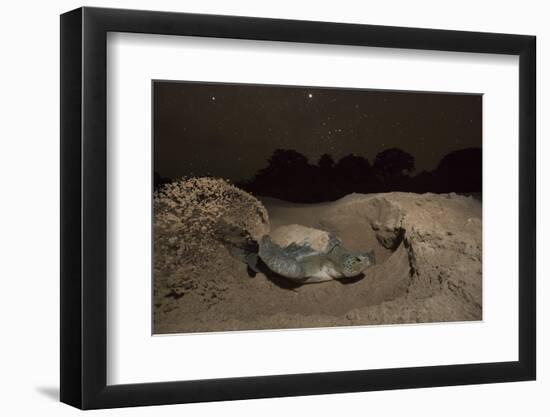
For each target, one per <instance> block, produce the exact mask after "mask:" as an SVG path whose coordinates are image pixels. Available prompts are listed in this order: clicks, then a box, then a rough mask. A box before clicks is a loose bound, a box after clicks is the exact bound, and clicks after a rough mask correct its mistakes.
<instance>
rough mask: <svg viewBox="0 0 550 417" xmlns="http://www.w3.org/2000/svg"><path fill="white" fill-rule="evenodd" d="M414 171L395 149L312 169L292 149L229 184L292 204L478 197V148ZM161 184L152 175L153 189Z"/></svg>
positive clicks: (325, 158)
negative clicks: (393, 195)
mask: <svg viewBox="0 0 550 417" xmlns="http://www.w3.org/2000/svg"><path fill="white" fill-rule="evenodd" d="M414 169H415V159H414V157H413V156H412V155H411V154H409V153H407V152H405V151H403V150H401V149H398V148H391V149H386V150H384V151H382V152H380V153H379V154H377V155H376V157H375V158H374V160H373V162H372V163H371V162H370V161H369V160H368V159H367V158H363V157H361V156H356V155H346V156H344V157H343V158H341V159H340V160H338V161H334V159H333V158H332V156H331V155H329V154H324V155H321V157H320V158H319V160H318V161H317V163H315V164H312V163H310V162H309V161H308V159H307V157H306V156H304V155H302V154H301V153H299V152H297V151H295V150H292V149H276V150H275V151H274V152H273V154H272V155H271V156H270V158H269V159H268V161H267V165H266V166H265V167H264V168H262V169H260V170H259V171H258V172H257V173H256V174H255V175H254V176H253V177H252V178H249V179H247V180H244V181H240V182H238V183H236V184H235V185H237V186H238V187H239V188H242V189H244V190H245V191H248V192H250V193H252V194H254V195H257V196H265V197H274V198H278V199H281V200H286V201H291V202H296V203H317V202H323V201H334V200H337V199H339V198H342V197H344V196H346V195H348V194H351V193H364V194H369V193H383V192H392V191H404V192H414V193H426V192H433V193H449V192H455V193H479V192H481V186H482V154H481V149H480V148H467V149H462V150H458V151H454V152H451V153H449V154H447V155H446V156H444V157H443V158H442V159H441V161H440V162H439V164H438V166H437V167H436V168H435V169H434V170H433V171H422V172H420V173H418V174H416V175H413V172H414ZM166 182H169V180H168V179H165V178H161V177H160V176H159V175H158V173H156V172H155V189H156V188H158V186H160V185H162V184H163V183H166Z"/></svg>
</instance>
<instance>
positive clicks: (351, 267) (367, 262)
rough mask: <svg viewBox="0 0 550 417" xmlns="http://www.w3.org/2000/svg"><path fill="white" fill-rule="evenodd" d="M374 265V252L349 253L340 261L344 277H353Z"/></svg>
mask: <svg viewBox="0 0 550 417" xmlns="http://www.w3.org/2000/svg"><path fill="white" fill-rule="evenodd" d="M375 263H376V260H375V257H374V251H370V252H358V253H349V254H346V255H344V258H343V259H342V274H343V275H344V276H345V277H348V278H349V277H355V276H357V275H359V274H360V273H361V272H363V271H364V270H365V269H367V268H368V267H369V266H371V265H374V264H375Z"/></svg>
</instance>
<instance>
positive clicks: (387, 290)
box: [144, 80, 483, 334]
mask: <svg viewBox="0 0 550 417" xmlns="http://www.w3.org/2000/svg"><path fill="white" fill-rule="evenodd" d="M482 100H483V96H482V94H477V93H467V92H466V93H454V92H453V93H449V92H434V91H429V92H423V91H398V90H374V89H361V88H336V87H312V86H286V85H263V84H234V83H217V82H194V81H187V80H153V81H152V101H153V103H152V113H153V114H152V123H153V128H152V142H153V173H152V175H153V180H152V182H153V190H152V200H153V203H152V204H153V220H152V229H153V230H152V235H153V243H152V256H153V268H152V269H153V271H152V286H153V291H152V293H153V299H152V315H153V317H152V322H153V333H154V334H177V333H203V332H226V331H243V330H274V329H304V328H333V327H338V326H367V325H382V324H385V325H389V324H391V325H397V324H408V323H437V322H464V321H479V320H482V311H483V309H482ZM144 307H145V306H144Z"/></svg>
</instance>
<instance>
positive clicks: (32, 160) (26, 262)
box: [0, 0, 550, 417]
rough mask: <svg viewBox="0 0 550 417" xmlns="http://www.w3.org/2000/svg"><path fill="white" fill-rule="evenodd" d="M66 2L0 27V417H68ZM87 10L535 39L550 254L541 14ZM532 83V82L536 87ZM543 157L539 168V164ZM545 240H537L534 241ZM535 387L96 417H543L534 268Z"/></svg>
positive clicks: (479, 9)
mask: <svg viewBox="0 0 550 417" xmlns="http://www.w3.org/2000/svg"><path fill="white" fill-rule="evenodd" d="M81 5H82V3H79V2H77V1H72V0H60V1H57V2H55V3H52V2H39V1H27V2H15V1H14V2H9V3H6V4H4V5H3V8H2V19H1V23H0V31H1V36H0V42H1V46H2V47H1V51H2V55H1V56H2V64H1V65H0V72H1V77H0V80H2V82H3V85H2V89H1V90H0V91H1V94H0V120H1V121H2V122H1V124H0V129H1V135H0V137H1V139H0V158H1V160H0V182H1V189H2V197H1V202H2V204H0V271H1V272H0V280H1V281H0V282H1V287H0V288H1V296H0V297H1V298H0V320H1V327H0V329H1V331H2V337H1V338H2V342H1V343H0V393H1V394H0V395H1V397H2V401H1V402H0V410H1V411H2V414H4V415H27V414H29V415H32V414H37V413H40V415H50V414H51V415H60V416H65V415H75V414H77V411H76V410H75V409H72V408H71V407H68V406H66V405H63V404H60V403H58V402H57V401H58V400H57V396H58V392H59V385H58V379H59V371H58V368H59V360H58V349H59V343H58V340H59V324H58V311H59V278H58V277H59V249H58V247H59V232H58V230H59V221H58V213H59V186H58V182H59V17H58V15H59V14H60V13H62V12H64V11H67V10H70V9H73V8H76V7H79V6H81ZM86 5H88V6H103V7H123V8H138V9H157V10H168V11H181V12H197V13H215V14H237V15H249V16H264V17H279V18H292V19H308V20H325V21H340V22H350V23H351V22H353V23H370V24H381V25H395V26H416V27H430V28H441V29H461V30H475V31H478V30H479V31H493V32H509V33H522V34H534V35H537V37H538V74H539V79H538V89H537V91H538V119H539V129H538V138H539V151H538V160H539V186H538V191H539V206H538V207H539V227H538V229H539V233H538V234H539V249H538V257H539V260H541V261H543V259H542V258H543V257H544V255H545V254H546V253H547V252H548V250H549V249H550V221H549V220H548V217H544V216H542V215H541V213H543V212H549V210H550V194H549V192H548V190H546V193H544V194H543V193H542V191H543V186H544V185H545V184H546V183H547V182H546V181H545V180H548V179H549V178H550V168H549V165H547V166H546V167H542V166H541V165H542V161H543V160H545V159H548V157H550V147H549V146H548V145H547V144H545V143H544V144H543V140H542V138H543V137H544V136H545V133H547V131H548V128H547V126H546V124H545V120H542V119H543V117H542V116H543V115H544V110H545V109H546V107H545V104H546V103H545V99H546V97H549V96H550V90H549V89H550V87H549V85H550V84H549V83H548V82H546V80H545V78H544V75H543V73H544V72H545V71H548V69H547V67H548V65H547V64H548V60H549V58H550V48H549V47H548V42H549V39H550V26H548V25H547V18H546V16H547V15H548V11H547V10H545V2H542V1H534V0H533V1H531V0H523V1H521V2H518V1H514V2H509V1H502V0H501V1H485V2H479V1H475V0H474V1H472V0H462V1H460V2H458V1H455V2H441V1H431V0H415V1H389V0H388V1H384V2H382V1H376V2H372V1H362V2H353V1H347V0H340V1H338V2H334V1H320V0H317V1H309V0H308V1H306V0H302V1H300V0H292V1H286V0H277V1H271V2H269V3H268V2H259V1H254V0H232V1H223V0H201V1H198V0H193V1H185V2H184V1H170V0H157V1H154V2H153V1H146V0H124V1H118V2H115V1H93V0H89V1H88V2H87V3H86ZM541 75H542V76H541ZM545 157H546V158H545ZM543 235H544V236H543ZM538 271H539V272H538V276H539V285H538V300H539V303H538V313H539V320H538V331H539V339H538V340H539V343H538V348H539V365H538V374H539V377H538V381H536V382H527V383H508V384H497V385H482V386H466V387H452V388H432V389H422V390H402V391H388V392H377V393H359V394H343V395H325V396H314V397H299V398H283V399H270V400H254V401H236V402H230V403H210V404H192V405H179V406H165V407H145V408H139V409H121V410H108V411H99V412H97V413H94V414H98V415H115V414H116V415H119V414H120V415H132V416H134V415H138V416H148V415H155V416H156V415H161V416H162V415H181V414H183V413H186V414H187V415H194V416H195V415H197V416H211V415H220V414H223V415H229V416H232V415H239V416H240V417H242V416H249V415H250V416H253V415H254V416H255V415H258V414H260V415H268V416H269V415H273V416H275V415H277V416H279V415H296V414H299V413H300V414H303V413H307V414H310V413H311V414H316V415H319V416H333V415H335V414H343V413H345V414H346V415H367V414H370V415H379V414H381V413H383V414H384V415H403V414H407V415H413V416H415V415H422V416H424V417H428V416H441V415H446V416H461V417H462V416H464V415H497V414H498V415H500V416H508V415H510V416H513V415H519V414H525V415H530V416H543V415H548V412H549V411H550V405H549V402H548V400H547V395H548V394H547V393H548V392H549V391H550V381H549V379H550V361H549V360H548V359H547V355H546V352H548V351H549V344H550V330H549V326H548V325H547V323H546V320H547V319H548V318H549V317H550V303H544V300H546V299H548V297H549V296H550V284H549V283H548V281H547V280H546V278H547V277H548V275H549V273H550V268H549V267H548V265H544V264H543V262H539V268H538ZM545 394H546V395H545Z"/></svg>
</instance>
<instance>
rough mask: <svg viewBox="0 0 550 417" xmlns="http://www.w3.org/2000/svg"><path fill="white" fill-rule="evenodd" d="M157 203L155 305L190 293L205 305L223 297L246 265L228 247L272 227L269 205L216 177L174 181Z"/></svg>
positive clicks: (249, 241)
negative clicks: (231, 276)
mask: <svg viewBox="0 0 550 417" xmlns="http://www.w3.org/2000/svg"><path fill="white" fill-rule="evenodd" d="M153 202H154V213H155V217H154V226H153V227H154V230H153V242H154V292H153V293H154V300H155V306H157V307H160V306H162V305H165V307H166V304H168V305H169V306H168V309H170V308H172V307H171V306H170V302H169V300H170V298H172V299H176V300H177V299H180V298H181V297H183V296H184V295H185V294H189V293H194V294H195V295H198V296H199V297H198V298H199V300H198V301H199V303H202V304H203V305H204V306H205V307H208V306H209V305H211V304H212V303H217V302H219V301H220V300H222V299H223V298H224V296H223V293H224V292H225V291H226V290H227V289H228V288H229V286H230V284H231V282H230V281H229V282H227V281H228V277H229V275H228V273H229V272H230V271H231V270H232V269H235V268H238V267H241V266H242V265H241V263H239V262H237V261H235V259H233V258H232V257H231V256H229V254H228V251H227V249H226V248H227V247H228V244H229V245H230V247H231V248H232V249H235V248H242V249H245V248H246V247H247V246H248V245H251V244H254V242H255V240H256V239H258V237H261V236H263V235H264V234H265V233H267V232H268V230H269V220H268V215H267V211H266V209H265V207H264V206H263V205H262V204H261V203H260V202H259V201H258V200H257V199H255V198H254V197H253V196H251V195H250V194H248V193H245V192H244V191H242V190H240V189H238V188H237V187H234V186H232V185H230V184H228V183H227V182H225V181H224V180H221V179H215V178H190V179H182V180H179V181H175V182H172V183H170V184H167V185H165V186H164V187H162V188H161V189H160V190H159V191H158V192H156V193H155V195H154V199H153ZM167 301H168V302H167ZM163 311H166V308H164V309H163Z"/></svg>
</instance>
